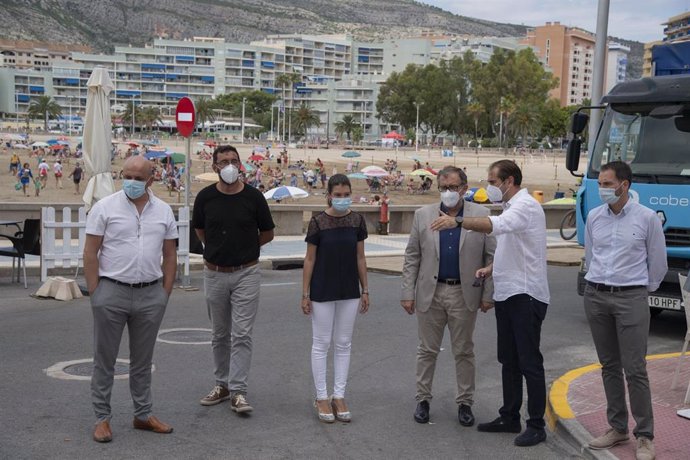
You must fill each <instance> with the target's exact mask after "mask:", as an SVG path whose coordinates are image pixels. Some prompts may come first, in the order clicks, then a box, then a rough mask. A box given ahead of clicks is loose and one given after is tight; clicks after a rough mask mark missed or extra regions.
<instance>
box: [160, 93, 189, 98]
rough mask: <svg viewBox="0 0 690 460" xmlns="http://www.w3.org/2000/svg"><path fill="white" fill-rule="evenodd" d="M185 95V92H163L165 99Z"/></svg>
mask: <svg viewBox="0 0 690 460" xmlns="http://www.w3.org/2000/svg"><path fill="white" fill-rule="evenodd" d="M185 96H187V95H186V94H185V93H165V98H166V99H180V98H183V97H185Z"/></svg>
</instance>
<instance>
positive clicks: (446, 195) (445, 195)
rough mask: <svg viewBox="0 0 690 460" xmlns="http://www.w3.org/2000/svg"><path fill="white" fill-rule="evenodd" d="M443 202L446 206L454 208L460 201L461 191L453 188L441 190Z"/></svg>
mask: <svg viewBox="0 0 690 460" xmlns="http://www.w3.org/2000/svg"><path fill="white" fill-rule="evenodd" d="M441 202H442V203H443V205H444V206H445V207H446V208H454V207H455V206H456V205H457V204H458V203H459V202H460V192H454V191H452V190H446V191H445V192H441Z"/></svg>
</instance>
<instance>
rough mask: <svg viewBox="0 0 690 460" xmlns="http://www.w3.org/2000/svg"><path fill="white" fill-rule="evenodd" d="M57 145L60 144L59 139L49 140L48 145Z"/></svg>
mask: <svg viewBox="0 0 690 460" xmlns="http://www.w3.org/2000/svg"><path fill="white" fill-rule="evenodd" d="M57 143H58V141H57V139H48V140H47V141H46V144H48V145H55V144H57Z"/></svg>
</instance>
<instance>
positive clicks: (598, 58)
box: [587, 0, 610, 152]
mask: <svg viewBox="0 0 690 460" xmlns="http://www.w3.org/2000/svg"><path fill="white" fill-rule="evenodd" d="M609 3H610V0H599V6H598V9H597V32H596V42H595V44H594V73H593V75H592V102H591V105H599V103H600V101H601V97H602V96H603V93H604V79H605V78H606V46H607V44H606V42H607V36H608V26H609ZM590 117H591V118H590V120H589V145H588V146H587V151H588V152H592V151H593V150H594V141H595V140H596V136H597V130H598V129H599V123H600V122H601V109H592V112H591V114H590Z"/></svg>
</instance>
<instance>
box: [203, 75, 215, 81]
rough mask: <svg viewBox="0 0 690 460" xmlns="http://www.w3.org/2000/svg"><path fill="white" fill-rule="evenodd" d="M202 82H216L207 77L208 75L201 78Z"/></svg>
mask: <svg viewBox="0 0 690 460" xmlns="http://www.w3.org/2000/svg"><path fill="white" fill-rule="evenodd" d="M201 81H207V82H209V83H213V82H214V78H213V77H209V76H207V75H203V76H202V77H201Z"/></svg>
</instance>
